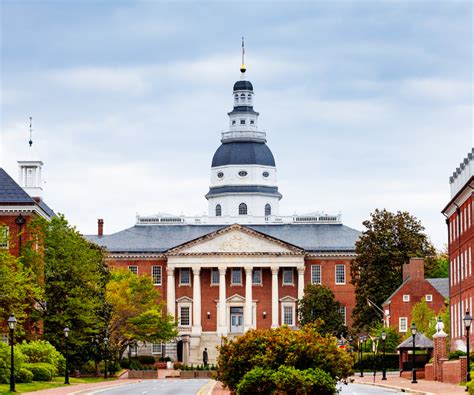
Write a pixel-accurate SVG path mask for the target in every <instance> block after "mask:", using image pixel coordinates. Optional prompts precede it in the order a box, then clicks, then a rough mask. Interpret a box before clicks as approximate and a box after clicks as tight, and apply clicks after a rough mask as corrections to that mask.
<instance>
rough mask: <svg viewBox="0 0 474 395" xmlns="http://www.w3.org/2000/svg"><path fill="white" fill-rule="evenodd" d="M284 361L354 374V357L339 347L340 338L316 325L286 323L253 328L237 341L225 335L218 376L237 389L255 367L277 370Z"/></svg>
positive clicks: (340, 376)
mask: <svg viewBox="0 0 474 395" xmlns="http://www.w3.org/2000/svg"><path fill="white" fill-rule="evenodd" d="M281 365H286V366H293V367H295V368H296V369H298V370H306V369H310V368H320V369H322V370H324V371H326V372H327V373H328V374H329V375H330V377H331V378H333V379H336V378H337V379H339V380H345V379H346V378H347V377H348V376H350V375H351V374H352V359H351V357H350V355H349V353H347V352H346V351H345V350H342V349H339V348H338V346H337V341H336V338H334V337H332V336H330V335H324V336H323V335H321V334H319V333H318V328H317V326H315V325H306V326H304V327H303V328H302V329H300V330H292V329H290V328H288V327H286V326H283V327H280V328H276V329H265V330H262V329H260V330H251V331H248V332H246V333H245V334H244V335H242V336H239V337H238V338H236V339H235V340H233V341H230V340H228V339H225V340H224V343H223V345H222V346H221V347H220V352H219V357H218V371H217V378H218V380H219V381H221V382H223V383H224V384H225V385H226V386H227V387H229V388H230V390H231V391H235V390H236V388H237V385H238V384H239V382H240V381H241V379H242V378H243V377H244V375H245V374H246V373H247V372H249V371H250V370H252V369H253V368H255V367H257V366H259V367H261V368H263V369H271V370H274V371H276V370H278V368H279V367H280V366H281Z"/></svg>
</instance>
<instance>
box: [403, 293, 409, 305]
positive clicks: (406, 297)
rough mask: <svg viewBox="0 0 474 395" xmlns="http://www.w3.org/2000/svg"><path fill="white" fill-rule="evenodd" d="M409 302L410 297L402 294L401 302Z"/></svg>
mask: <svg viewBox="0 0 474 395" xmlns="http://www.w3.org/2000/svg"><path fill="white" fill-rule="evenodd" d="M409 301H410V295H407V294H404V295H403V302H405V303H408V302H409Z"/></svg>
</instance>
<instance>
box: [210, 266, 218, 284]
mask: <svg viewBox="0 0 474 395" xmlns="http://www.w3.org/2000/svg"><path fill="white" fill-rule="evenodd" d="M211 284H212V285H216V284H219V269H218V268H217V267H213V268H212V269H211Z"/></svg>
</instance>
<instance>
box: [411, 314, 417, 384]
mask: <svg viewBox="0 0 474 395" xmlns="http://www.w3.org/2000/svg"><path fill="white" fill-rule="evenodd" d="M411 335H412V336H413V351H412V357H413V358H412V364H413V367H412V371H411V382H412V383H413V384H416V383H418V381H416V366H415V336H416V325H415V323H414V322H412V323H411Z"/></svg>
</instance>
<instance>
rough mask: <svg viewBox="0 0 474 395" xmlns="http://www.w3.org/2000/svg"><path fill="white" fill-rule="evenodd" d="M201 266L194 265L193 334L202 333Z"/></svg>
mask: <svg viewBox="0 0 474 395" xmlns="http://www.w3.org/2000/svg"><path fill="white" fill-rule="evenodd" d="M200 272H201V268H200V267H193V274H194V279H193V328H192V333H193V334H197V335H199V334H201V332H202V326H201V276H200Z"/></svg>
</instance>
